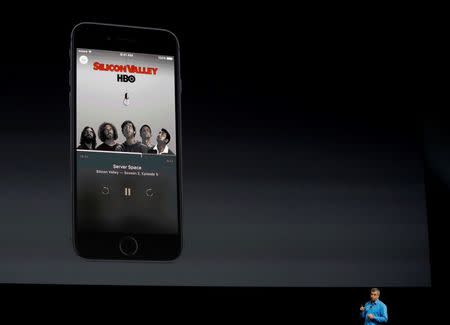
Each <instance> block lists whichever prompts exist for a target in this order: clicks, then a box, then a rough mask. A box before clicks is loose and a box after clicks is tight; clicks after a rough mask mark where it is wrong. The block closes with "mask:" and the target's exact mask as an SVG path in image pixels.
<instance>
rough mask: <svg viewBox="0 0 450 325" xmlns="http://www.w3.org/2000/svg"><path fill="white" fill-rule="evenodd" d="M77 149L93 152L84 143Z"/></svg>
mask: <svg viewBox="0 0 450 325" xmlns="http://www.w3.org/2000/svg"><path fill="white" fill-rule="evenodd" d="M77 149H84V150H93V148H89V147H88V146H87V145H86V143H82V144H80V145H79V146H78V147H77Z"/></svg>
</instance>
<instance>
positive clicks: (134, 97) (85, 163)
mask: <svg viewBox="0 0 450 325" xmlns="http://www.w3.org/2000/svg"><path fill="white" fill-rule="evenodd" d="M76 60H77V78H76V87H77V97H76V101H77V110H76V133H75V134H76V137H77V138H76V141H77V148H76V157H75V158H76V184H77V186H76V196H77V201H76V205H77V206H76V208H77V227H78V229H79V230H80V231H86V232H128V233H146V234H175V233H177V229H178V224H177V166H176V154H177V152H176V143H177V134H176V122H175V121H176V116H175V114H176V107H175V72H174V69H175V67H174V65H175V63H174V57H172V56H166V55H158V54H144V53H128V52H116V51H105V50H96V49H81V48H78V49H77V55H76Z"/></svg>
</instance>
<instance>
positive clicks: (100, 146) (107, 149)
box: [96, 143, 119, 151]
mask: <svg viewBox="0 0 450 325" xmlns="http://www.w3.org/2000/svg"><path fill="white" fill-rule="evenodd" d="M118 145H119V144H118V143H116V144H114V145H112V146H109V145H107V144H106V143H102V144H101V145H99V146H98V147H97V149H96V150H103V151H114V150H116V148H117V146H118Z"/></svg>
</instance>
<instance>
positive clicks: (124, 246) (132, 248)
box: [119, 236, 139, 256]
mask: <svg viewBox="0 0 450 325" xmlns="http://www.w3.org/2000/svg"><path fill="white" fill-rule="evenodd" d="M138 248H139V245H138V242H137V240H136V239H134V238H133V237H131V236H126V237H123V238H122V239H121V240H120V242H119V249H120V252H121V253H122V254H123V255H125V256H133V255H134V254H136V252H137V251H138Z"/></svg>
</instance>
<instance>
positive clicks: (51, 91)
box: [0, 3, 450, 324]
mask: <svg viewBox="0 0 450 325" xmlns="http://www.w3.org/2000/svg"><path fill="white" fill-rule="evenodd" d="M73 7H74V8H75V7H76V8H78V9H73V10H72V9H70V10H69V9H62V10H61V11H59V12H58V10H57V12H52V11H51V10H50V9H48V10H45V9H44V10H43V8H42V7H39V8H31V7H29V6H26V7H24V8H21V9H19V8H16V9H14V8H12V9H10V10H11V11H10V15H11V16H10V15H8V14H7V12H4V13H3V16H4V19H3V20H2V22H1V23H0V24H1V28H2V30H4V32H3V34H2V41H1V44H2V51H1V54H0V62H1V63H0V68H1V71H2V74H3V78H2V79H1V81H0V89H1V92H0V93H1V98H2V101H3V105H2V108H3V109H2V115H3V118H2V121H3V122H2V127H1V131H0V135H1V137H2V138H3V139H5V137H8V136H10V137H11V138H12V139H13V143H14V144H15V146H10V145H9V144H7V143H4V146H5V147H6V153H8V154H11V153H15V154H16V157H18V158H17V159H14V161H15V162H17V161H28V162H29V158H28V156H27V153H26V151H25V150H20V148H21V146H24V145H25V144H22V143H23V142H22V141H23V140H24V139H22V138H21V137H20V133H21V131H20V130H29V129H33V128H34V127H35V123H36V121H39V125H40V128H42V132H43V133H44V134H45V133H47V134H51V132H53V131H52V130H55V128H56V129H57V130H56V131H55V132H58V133H64V132H65V131H66V130H68V118H66V117H68V112H65V113H61V114H59V113H58V114H55V112H54V111H52V110H51V109H48V110H46V109H45V103H50V102H52V103H53V102H54V101H57V102H59V103H60V105H61V107H67V104H68V96H67V92H68V68H69V64H68V62H69V58H68V50H69V33H70V30H71V29H72V27H73V25H74V24H76V23H77V22H79V21H100V22H109V23H118V24H130V25H140V26H152V27H162V28H168V29H170V30H172V31H174V32H175V33H176V34H177V35H178V37H179V39H180V41H181V50H182V52H181V53H182V62H181V66H182V78H183V110H184V111H186V110H187V111H186V113H185V114H184V115H185V116H186V117H187V118H185V119H184V120H183V122H184V125H183V128H184V129H191V130H195V132H192V133H190V134H183V135H184V139H183V142H186V143H196V142H201V141H202V139H203V140H204V138H205V137H207V134H213V135H214V132H219V131H218V130H220V133H221V134H222V133H224V134H227V135H230V136H232V135H231V134H230V133H231V132H229V130H239V131H240V132H238V134H239V135H240V136H241V137H245V136H248V137H251V136H252V134H254V132H255V130H259V131H263V130H264V129H265V128H268V127H273V126H274V125H280V130H279V138H277V137H276V138H269V137H268V139H267V141H268V146H269V147H272V146H276V145H277V144H279V143H280V142H279V141H281V143H283V141H285V140H283V139H284V138H283V136H284V135H291V134H293V131H294V130H295V129H296V120H297V119H296V117H297V114H298V111H297V110H296V107H297V106H298V105H300V106H301V107H302V108H303V111H302V112H303V113H304V114H305V113H306V114H312V115H314V114H317V113H316V112H317V111H316V108H317V107H320V108H321V109H322V110H321V114H324V116H326V117H325V118H324V123H325V125H326V123H329V124H330V125H332V124H334V122H335V120H334V119H335V118H336V114H335V112H336V111H337V109H338V110H339V113H340V114H339V116H340V120H339V121H340V122H342V123H349V125H350V124H352V123H354V122H355V121H357V120H358V119H360V118H369V119H370V121H371V123H373V124H374V125H377V124H378V123H379V124H380V125H383V126H384V127H390V128H393V127H394V128H396V129H397V130H398V132H399V133H401V132H403V131H404V132H407V133H411V125H416V126H417V129H416V130H417V134H416V136H417V138H418V140H419V141H420V139H421V135H422V130H423V129H422V126H423V124H422V123H423V122H426V123H425V126H426V128H425V135H427V137H425V142H424V144H425V147H426V150H425V153H426V154H427V156H426V158H427V169H426V181H427V183H426V184H427V207H428V218H429V225H430V235H431V253H432V255H431V258H432V284H433V285H432V288H382V300H383V301H384V302H385V303H386V304H387V305H388V307H389V308H390V318H391V320H390V323H391V324H394V323H395V324H407V323H410V322H413V321H415V322H417V321H420V320H423V321H426V320H428V321H429V318H430V317H431V315H433V316H444V314H445V311H442V310H440V309H439V308H438V307H437V306H435V305H434V303H435V302H434V297H435V294H436V292H437V290H438V288H441V286H443V285H444V280H445V279H444V274H446V270H447V269H446V268H445V267H444V266H443V261H444V258H443V257H442V256H443V255H441V253H442V252H443V251H444V249H443V248H442V246H443V245H442V244H441V243H442V240H443V238H445V237H444V231H445V229H444V227H443V226H442V225H443V218H445V216H446V215H448V212H449V211H448V210H449V209H448V207H447V206H446V200H447V198H448V182H447V181H446V180H447V179H448V178H447V177H446V174H445V172H446V168H445V167H442V166H443V165H444V166H445V164H443V163H442V159H444V161H445V158H447V159H448V157H447V156H448V154H446V153H445V150H446V149H445V148H446V146H448V143H449V142H448V141H449V137H450V136H449V131H448V129H447V127H446V126H447V125H448V124H447V119H446V118H445V115H444V113H443V110H444V109H443V108H441V106H438V105H436V103H435V102H434V96H435V94H436V93H437V92H438V91H439V88H433V87H432V85H433V83H434V82H433V79H432V77H430V75H429V74H428V73H429V72H430V70H433V69H434V68H435V66H434V65H435V64H436V63H435V62H434V61H433V60H431V59H430V52H431V53H433V51H434V50H435V47H434V43H433V41H432V38H431V36H430V29H429V24H428V23H426V22H425V18H430V17H428V16H427V15H426V14H425V13H424V12H422V13H421V12H420V10H418V11H415V12H414V13H410V12H408V11H405V10H399V11H395V12H393V11H391V10H386V11H384V10H383V12H382V13H380V14H374V15H369V11H362V12H361V13H359V14H357V15H354V14H352V13H351V10H352V9H354V8H348V10H346V8H341V11H342V12H341V11H336V10H334V9H335V8H321V9H319V10H317V9H315V10H313V11H311V10H310V9H309V8H308V9H306V8H305V9H299V8H297V9H294V8H287V7H285V8H282V7H281V6H280V7H277V8H274V7H271V6H268V7H265V8H261V7H260V6H255V7H253V8H248V9H245V10H244V9H243V8H242V7H239V6H238V7H233V6H231V5H228V6H219V5H213V4H211V5H210V6H198V7H194V6H192V7H188V8H180V7H176V6H175V4H168V5H167V6H148V7H147V6H146V7H141V6H139V5H133V6H127V5H126V4H121V5H118V6H114V5H112V4H109V5H105V6H99V7H97V8H93V6H92V5H90V4H86V3H84V4H81V3H79V4H75V5H73ZM82 7H84V8H82ZM175 8H177V9H176V10H175ZM53 9H57V8H53ZM391 9H392V8H391ZM17 13H20V15H17ZM7 18H11V19H7ZM305 48H308V49H309V50H308V51H305V50H304V49H305ZM260 52H273V53H279V54H280V55H281V56H285V55H289V56H292V57H294V59H292V60H289V62H288V63H286V69H284V70H277V71H272V72H271V66H270V64H269V65H268V63H267V61H266V60H265V59H264V58H263V57H260V56H258V55H255V54H257V53H260ZM236 53H240V57H239V58H237V57H236V56H235V55H236ZM242 56H244V57H247V56H248V57H249V59H248V60H242V59H241V57H242ZM295 58H298V59H295ZM299 62H309V63H310V64H308V65H304V64H299ZM242 70H244V71H246V73H245V74H242V73H238V72H236V71H242ZM268 78H276V79H277V80H279V82H267V80H268ZM49 85H50V86H49ZM299 87H302V88H303V89H304V91H303V92H302V94H303V95H302V96H301V97H299V96H298V89H299ZM430 89H432V90H430ZM324 94H326V96H325V95H324ZM367 98H371V99H372V100H371V101H370V103H371V104H368V103H367ZM211 102H215V103H216V104H217V105H216V107H220V104H221V103H222V104H226V103H228V104H229V103H235V102H239V103H240V104H239V105H236V106H235V109H234V110H232V111H228V112H226V113H218V112H217V111H212V110H210V109H209V106H208V103H211ZM12 103H19V104H20V103H22V104H24V103H26V104H32V103H39V109H36V110H32V109H28V110H26V111H20V110H17V109H12V108H11V107H12V105H13V104H12ZM335 103H339V107H335V106H334V105H336V104H335ZM361 105H364V106H365V107H366V109H365V110H364V111H363V112H361V109H360V108H361ZM23 106H24V105H22V107H23ZM229 106H230V107H233V105H229ZM199 107H200V108H201V109H198V108H199ZM282 107H283V108H282ZM221 114H223V115H221ZM218 118H223V119H224V120H226V121H227V125H226V128H225V123H220V125H214V124H211V123H210V122H211V121H214V120H217V119H218ZM18 121H20V123H21V124H20V128H19V131H18V128H17V122H18ZM250 121H251V122H252V124H251V125H252V126H251V127H249V122H250ZM207 122H208V123H207ZM332 122H333V123H332ZM222 128H225V130H223V129H222ZM341 129H342V130H343V132H345V124H343V125H341ZM35 140H38V139H35ZM236 140H239V139H236ZM14 141H16V142H14ZM64 143H65V142H64V140H61V143H60V144H61V145H64ZM40 145H44V143H40V142H39V140H38V141H33V148H34V149H35V150H39V146H40ZM12 147H14V149H13V148H12ZM447 152H448V149H447ZM55 158H56V159H58V157H57V155H56V154H55V156H54V157H51V156H50V157H48V159H55ZM1 160H2V163H1V164H0V166H2V167H5V166H8V167H9V165H8V156H7V155H5V154H2V159H1ZM186 161H187V162H186V165H185V168H186V169H191V170H195V166H194V165H189V163H190V162H191V163H192V162H193V161H194V160H193V159H191V160H189V159H187V160H186ZM447 161H448V160H447ZM440 166H441V167H440ZM61 168H65V167H64V166H61ZM25 176H26V175H25ZM374 281H375V282H376V280H374ZM374 285H376V283H374ZM2 291H3V292H4V293H5V294H3V296H6V297H8V298H9V299H8V300H9V301H10V302H12V304H13V305H15V306H16V307H18V308H19V309H21V308H22V307H24V306H26V308H28V306H31V305H32V306H37V308H40V309H41V308H42V309H41V310H42V312H43V313H45V312H46V311H47V310H48V311H52V309H53V308H52V307H53V304H54V303H56V301H58V300H60V299H59V297H61V296H64V297H67V300H65V301H66V306H67V307H68V309H70V308H72V310H73V311H74V313H75V312H77V311H81V312H83V311H99V310H100V311H101V310H103V311H104V313H105V314H114V312H113V311H112V310H114V308H111V307H112V306H114V305H116V304H124V306H123V310H125V311H126V312H127V313H130V314H131V315H133V314H134V313H133V311H135V310H136V309H138V310H144V312H145V310H146V309H147V308H149V310H151V312H149V317H152V313H154V312H155V310H156V309H158V308H161V307H162V306H164V307H165V308H163V309H158V310H159V311H160V312H161V313H165V312H167V308H168V307H169V308H174V309H176V310H178V309H182V308H183V306H186V305H193V308H192V309H191V312H192V311H194V315H195V317H196V318H197V317H198V318H200V319H204V320H209V321H215V320H217V319H223V318H228V319H229V320H230V321H233V322H236V321H238V313H240V312H244V313H246V314H247V315H248V316H250V317H252V318H253V317H257V318H261V319H264V318H265V317H266V316H269V315H270V316H272V317H275V319H274V320H276V321H277V322H285V321H287V320H286V319H283V317H287V316H290V317H292V316H293V317H294V318H293V319H291V321H294V322H298V323H303V322H302V321H303V320H306V319H310V320H311V321H312V322H314V323H336V324H358V323H360V321H359V320H358V318H357V310H358V308H359V305H360V304H361V303H362V302H364V301H366V300H367V297H368V294H369V289H368V288H333V289H331V288H330V289H326V288H317V289H314V288H279V289H275V288H274V289H264V288H261V289H257V288H253V289H250V288H248V289H245V288H239V289H238V288H116V287H90V288H83V287H73V286H41V285H3V286H2ZM44 291H46V292H47V293H49V294H50V296H49V297H50V298H47V299H41V294H42V293H43V292H44ZM77 294H81V295H82V296H83V300H82V301H83V304H82V305H79V304H76V303H75V302H76V301H77V300H76V299H75V298H74V296H75V295H77ZM194 294H195V296H196V297H198V298H196V299H195V300H193V298H192V295H194ZM140 297H143V298H140ZM188 302H189V303H188ZM100 306H101V307H100ZM133 306H139V307H133ZM150 306H151V307H150ZM141 307H142V308H143V307H145V308H143V309H142V308H141ZM436 309H438V310H439V311H436ZM207 310H211V311H213V315H214V316H213V317H212V318H211V317H207V316H205V315H206V311H207ZM181 316H182V315H181Z"/></svg>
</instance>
